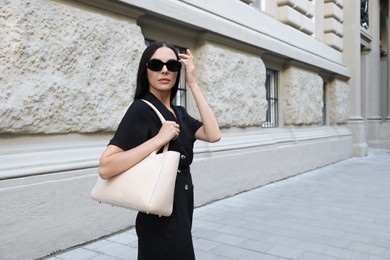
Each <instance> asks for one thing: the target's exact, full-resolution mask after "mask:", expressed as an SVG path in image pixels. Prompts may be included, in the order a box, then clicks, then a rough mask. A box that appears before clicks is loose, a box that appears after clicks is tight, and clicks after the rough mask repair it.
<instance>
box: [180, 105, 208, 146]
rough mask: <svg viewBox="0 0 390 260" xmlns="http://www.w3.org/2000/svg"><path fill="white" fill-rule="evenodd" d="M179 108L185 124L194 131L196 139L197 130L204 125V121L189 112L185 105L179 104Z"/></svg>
mask: <svg viewBox="0 0 390 260" xmlns="http://www.w3.org/2000/svg"><path fill="white" fill-rule="evenodd" d="M177 108H178V109H179V110H180V112H181V113H182V120H183V121H184V123H185V125H186V126H187V127H188V128H189V130H190V131H191V132H192V135H193V138H194V140H195V133H196V131H198V129H199V128H201V127H202V126H203V123H202V122H201V121H199V120H197V119H195V118H193V117H192V116H191V115H190V114H188V113H187V110H186V109H185V108H184V107H181V106H178V107H177Z"/></svg>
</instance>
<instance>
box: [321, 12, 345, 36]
mask: <svg viewBox="0 0 390 260" xmlns="http://www.w3.org/2000/svg"><path fill="white" fill-rule="evenodd" d="M324 32H325V33H334V34H336V35H338V36H340V37H342V36H343V34H344V33H343V25H342V24H341V23H340V22H339V21H337V20H336V19H334V18H333V17H329V18H325V19H324Z"/></svg>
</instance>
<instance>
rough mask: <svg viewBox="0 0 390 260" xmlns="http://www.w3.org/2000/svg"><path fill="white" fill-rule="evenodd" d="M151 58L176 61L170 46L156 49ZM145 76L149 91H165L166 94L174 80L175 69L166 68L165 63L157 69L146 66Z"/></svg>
mask: <svg viewBox="0 0 390 260" xmlns="http://www.w3.org/2000/svg"><path fill="white" fill-rule="evenodd" d="M151 60H160V61H162V62H164V63H166V62H168V61H169V60H175V61H176V60H177V58H176V55H175V53H174V52H173V51H172V50H171V49H170V48H167V47H165V46H164V47H161V48H159V49H157V50H156V52H155V53H154V54H153V56H152V57H151V58H150V60H149V61H151ZM147 77H148V81H149V91H150V92H151V93H153V94H157V93H159V92H160V93H161V92H166V93H167V94H170V91H171V89H172V87H173V85H174V84H175V82H176V77H177V71H176V72H174V71H170V70H168V68H167V66H166V65H164V66H163V67H162V69H161V70H159V71H153V70H151V69H150V68H149V67H148V69H147Z"/></svg>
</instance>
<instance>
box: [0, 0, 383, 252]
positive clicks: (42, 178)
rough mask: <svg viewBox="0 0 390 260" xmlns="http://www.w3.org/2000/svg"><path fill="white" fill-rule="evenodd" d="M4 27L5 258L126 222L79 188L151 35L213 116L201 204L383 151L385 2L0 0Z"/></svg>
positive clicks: (124, 101)
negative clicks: (178, 52) (194, 80)
mask: <svg viewBox="0 0 390 260" xmlns="http://www.w3.org/2000/svg"><path fill="white" fill-rule="evenodd" d="M222 2H223V3H222ZM0 24H1V26H0V33H1V40H0V90H1V91H0V114H1V118H0V196H1V200H0V208H1V215H0V230H1V231H2V232H1V235H0V244H1V245H2V246H1V247H0V255H1V256H2V259H28V258H36V257H40V256H44V255H46V254H49V253H51V252H54V251H56V250H61V249H65V248H67V247H70V246H73V245H76V244H79V243H83V242H86V241H89V240H92V239H95V238H98V237H100V236H102V235H105V234H109V233H112V232H115V231H117V230H120V229H123V228H126V227H129V226H132V225H133V224H134V219H135V212H134V211H131V210H127V209H121V208H116V207H111V206H107V205H99V204H97V203H96V202H94V201H92V200H91V199H90V197H89V192H90V190H91V188H92V187H93V184H94V182H95V180H96V174H97V173H96V169H97V165H98V160H99V156H100V154H101V153H102V151H103V150H104V148H105V146H106V144H107V142H108V141H109V139H110V138H111V137H112V134H113V131H115V129H116V127H117V125H118V123H119V121H120V120H121V117H122V115H123V113H124V111H125V109H126V107H127V105H128V104H129V103H130V102H131V100H132V98H133V92H134V89H135V77H136V71H137V66H138V61H139V58H140V55H141V53H142V51H143V50H144V48H145V46H146V44H147V43H148V42H150V41H154V40H159V39H165V40H168V41H170V42H172V43H173V44H175V45H176V46H178V48H179V49H185V48H190V49H191V50H192V52H193V53H194V56H195V59H196V61H195V62H196V67H197V76H198V81H199V85H200V86H201V87H202V89H203V92H204V94H205V96H206V98H207V100H208V101H209V103H210V105H211V107H212V109H213V110H214V111H215V114H216V117H217V120H218V123H219V125H220V127H221V128H222V132H223V135H222V140H221V141H220V142H218V143H215V144H207V143H202V142H197V143H196V145H195V160H194V163H193V166H192V172H193V178H194V182H195V196H196V199H195V203H196V205H197V206H201V205H204V204H205V203H208V202H211V201H213V200H217V199H221V198H224V197H227V196H230V195H234V194H237V193H239V192H242V191H245V190H249V189H252V188H255V187H258V186H261V185H265V184H267V183H270V182H272V181H277V180H280V179H282V178H286V177H289V176H293V175H295V174H299V173H303V172H305V171H308V170H311V169H314V168H317V167H322V166H324V165H327V164H330V163H334V162H336V161H339V160H343V159H346V158H349V157H351V156H365V155H366V154H367V150H368V147H375V148H384V149H390V102H389V100H390V91H389V85H390V81H389V79H388V75H389V74H390V66H389V61H388V50H389V44H390V34H389V33H388V31H389V8H388V1H382V0H369V1H368V0H365V1H361V3H359V2H358V1H355V0H316V1H313V0H299V1H292V0H275V1H268V0H245V1H244V0H242V1H240V0H224V1H217V0H211V1H200V0H169V1H167V0H153V1H142V0H98V1H97V0H79V1H76V0H16V1H14V0H12V1H11V0H0ZM181 88H183V89H182V91H180V96H178V97H177V100H176V102H177V103H178V104H179V103H180V104H181V105H184V106H186V108H187V109H188V111H189V112H190V113H191V114H192V115H193V116H194V117H198V113H197V108H196V107H195V105H194V102H193V100H192V97H191V96H190V93H188V92H186V91H185V84H182V86H181Z"/></svg>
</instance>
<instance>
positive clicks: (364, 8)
mask: <svg viewBox="0 0 390 260" xmlns="http://www.w3.org/2000/svg"><path fill="white" fill-rule="evenodd" d="M368 20H369V19H368V0H360V25H361V26H362V27H363V28H366V29H368V22H369V21H368Z"/></svg>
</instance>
